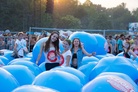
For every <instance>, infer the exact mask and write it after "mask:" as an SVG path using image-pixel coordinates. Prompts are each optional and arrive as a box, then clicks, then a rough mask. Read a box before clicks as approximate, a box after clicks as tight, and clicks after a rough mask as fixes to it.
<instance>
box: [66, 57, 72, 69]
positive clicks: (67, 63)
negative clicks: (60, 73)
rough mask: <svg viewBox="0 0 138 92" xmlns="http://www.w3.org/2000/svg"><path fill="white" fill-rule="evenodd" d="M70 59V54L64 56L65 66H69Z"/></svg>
mask: <svg viewBox="0 0 138 92" xmlns="http://www.w3.org/2000/svg"><path fill="white" fill-rule="evenodd" d="M70 59H71V56H70V55H68V56H67V57H66V66H69V64H70Z"/></svg>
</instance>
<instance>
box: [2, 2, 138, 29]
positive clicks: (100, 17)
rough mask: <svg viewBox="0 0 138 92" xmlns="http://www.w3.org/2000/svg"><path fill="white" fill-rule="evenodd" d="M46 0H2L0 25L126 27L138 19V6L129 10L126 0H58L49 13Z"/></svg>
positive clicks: (6, 26) (12, 27)
mask: <svg viewBox="0 0 138 92" xmlns="http://www.w3.org/2000/svg"><path fill="white" fill-rule="evenodd" d="M45 11H46V0H1V3H0V29H1V30H6V29H10V30H13V31H28V29H29V27H47V28H49V27H54V28H56V27H57V28H82V29H84V28H85V29H104V30H106V29H126V27H127V26H128V23H130V22H138V9H136V10H133V11H129V10H128V9H127V8H126V4H125V3H121V4H120V5H118V6H116V7H114V8H108V9H107V8H105V7H102V6H101V5H96V4H93V3H92V2H91V1H90V0H86V2H84V4H81V3H80V2H79V0H54V11H53V13H52V14H46V13H45Z"/></svg>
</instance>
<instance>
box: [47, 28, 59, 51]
mask: <svg viewBox="0 0 138 92" xmlns="http://www.w3.org/2000/svg"><path fill="white" fill-rule="evenodd" d="M50 43H52V44H53V45H54V47H55V49H56V51H57V52H59V33H58V32H56V31H53V32H52V33H51V35H50V36H49V38H48V40H47V41H46V46H45V51H47V50H48V49H49V48H50Z"/></svg>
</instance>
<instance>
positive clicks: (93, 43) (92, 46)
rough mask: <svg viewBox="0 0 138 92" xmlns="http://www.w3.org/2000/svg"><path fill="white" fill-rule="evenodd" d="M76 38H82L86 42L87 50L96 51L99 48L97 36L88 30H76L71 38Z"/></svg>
mask: <svg viewBox="0 0 138 92" xmlns="http://www.w3.org/2000/svg"><path fill="white" fill-rule="evenodd" d="M74 38H79V39H80V41H81V42H82V43H83V44H84V48H85V50H86V51H87V52H89V53H92V52H96V51H95V50H96V48H97V44H98V42H97V40H96V38H95V36H92V35H90V34H89V33H86V32H74V33H73V34H71V35H70V37H69V39H70V40H71V41H73V39H74Z"/></svg>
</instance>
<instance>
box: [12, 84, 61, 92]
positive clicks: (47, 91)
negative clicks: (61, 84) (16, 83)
mask: <svg viewBox="0 0 138 92" xmlns="http://www.w3.org/2000/svg"><path fill="white" fill-rule="evenodd" d="M12 92H59V91H56V90H54V89H51V88H46V87H42V86H36V85H24V86H20V87H18V88H16V89H14V90H13V91H12Z"/></svg>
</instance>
